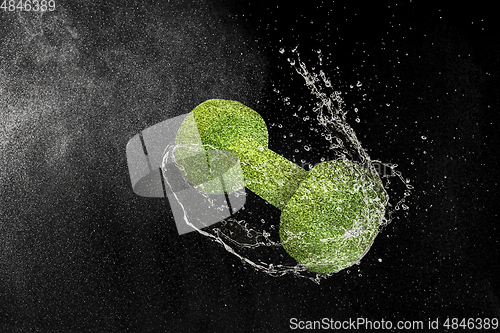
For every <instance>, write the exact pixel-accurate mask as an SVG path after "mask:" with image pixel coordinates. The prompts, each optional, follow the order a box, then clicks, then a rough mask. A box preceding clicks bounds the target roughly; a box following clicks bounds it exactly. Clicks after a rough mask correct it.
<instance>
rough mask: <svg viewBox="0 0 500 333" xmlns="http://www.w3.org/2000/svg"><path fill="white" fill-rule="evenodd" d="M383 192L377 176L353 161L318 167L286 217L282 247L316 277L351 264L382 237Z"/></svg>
mask: <svg viewBox="0 0 500 333" xmlns="http://www.w3.org/2000/svg"><path fill="white" fill-rule="evenodd" d="M384 193H385V192H384V189H383V187H382V183H381V182H380V179H379V178H378V176H375V175H373V174H371V173H370V172H368V171H366V170H365V169H363V168H362V167H361V166H359V165H357V164H355V163H353V162H350V161H343V160H336V161H328V162H323V163H321V164H318V165H316V167H315V168H314V169H313V170H311V171H309V176H308V177H307V179H305V180H304V181H303V182H302V183H301V184H300V186H299V188H298V189H297V191H296V193H295V195H294V196H293V197H292V198H291V199H290V201H289V202H288V204H287V206H286V207H285V209H284V210H283V212H282V214H281V221H280V238H281V241H282V244H283V247H284V248H285V249H286V251H287V252H288V253H289V254H290V255H291V256H292V257H293V258H295V259H296V260H297V261H298V262H300V263H302V264H303V265H304V266H306V267H307V268H308V269H309V270H311V271H313V272H316V273H330V272H337V271H340V270H342V269H344V268H346V267H349V266H351V265H352V264H353V263H355V262H356V261H357V260H358V259H359V258H360V257H362V256H363V255H364V253H365V252H366V251H367V250H368V249H369V247H370V246H371V244H372V242H373V240H374V238H375V236H376V235H377V233H378V229H379V225H380V223H381V221H382V218H383V216H384V212H385V196H384Z"/></svg>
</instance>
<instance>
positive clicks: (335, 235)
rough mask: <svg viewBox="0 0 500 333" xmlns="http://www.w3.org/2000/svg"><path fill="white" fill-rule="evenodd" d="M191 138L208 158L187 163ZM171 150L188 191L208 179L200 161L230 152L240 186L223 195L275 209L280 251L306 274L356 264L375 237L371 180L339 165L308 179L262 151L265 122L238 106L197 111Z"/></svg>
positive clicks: (376, 186) (377, 193)
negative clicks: (242, 192) (242, 195)
mask: <svg viewBox="0 0 500 333" xmlns="http://www.w3.org/2000/svg"><path fill="white" fill-rule="evenodd" d="M198 135H199V137H198V138H199V139H198V142H199V141H200V139H201V145H199V144H198V146H197V147H198V148H197V149H200V147H201V149H202V150H205V151H206V152H207V155H205V154H202V155H199V154H198V155H196V156H202V157H201V158H194V159H193V158H191V157H192V156H193V154H192V153H189V151H191V152H192V150H193V148H192V147H194V146H196V144H193V142H196V140H195V139H193V138H195V137H197V136H198ZM176 145H178V146H179V147H181V148H180V149H178V150H177V151H176V153H175V156H176V160H177V161H178V164H179V165H180V166H181V168H182V169H183V172H184V175H185V176H186V178H187V179H188V180H189V181H190V182H192V183H193V184H195V185H198V184H202V183H203V182H207V181H208V180H210V179H212V178H213V176H214V175H210V174H207V173H206V172H200V171H199V170H201V169H204V170H207V168H206V166H205V167H204V168H200V166H201V165H203V164H204V163H208V164H210V160H208V157H206V156H213V153H214V151H230V152H234V153H236V154H237V158H238V159H239V161H240V163H241V170H242V173H243V179H244V184H239V183H238V180H237V177H236V178H235V179H236V180H235V181H234V184H233V185H235V186H226V189H227V188H236V187H238V185H241V186H243V185H244V186H246V187H247V188H248V189H250V190H251V191H252V192H254V193H256V194H257V195H259V196H260V197H261V198H263V199H264V200H266V201H268V202H269V203H271V204H272V205H274V206H275V207H277V208H279V209H280V210H281V217H280V230H279V234H280V239H281V242H282V244H283V247H284V248H285V250H286V251H287V252H288V254H290V256H292V257H293V258H294V259H295V260H297V261H298V262H300V263H301V264H303V265H304V266H305V267H306V268H308V269H309V270H311V271H313V272H316V273H330V272H337V271H340V270H342V269H344V268H347V267H349V266H351V265H352V264H354V263H356V262H358V261H359V259H360V258H361V257H363V255H364V254H365V253H366V252H367V251H368V250H369V248H370V246H371V244H372V243H373V241H374V238H375V236H376V235H377V234H378V231H379V226H380V224H381V222H382V218H383V216H384V213H385V203H386V193H385V191H384V188H383V186H382V182H381V181H380V178H379V177H378V176H377V175H376V174H374V173H373V172H370V171H368V170H366V169H365V168H363V167H361V166H360V165H358V164H356V163H354V162H350V161H346V160H334V161H327V162H323V163H320V164H318V165H316V166H315V167H314V168H313V169H312V170H311V171H309V172H307V171H306V170H304V169H302V168H301V167H300V166H298V165H296V164H294V163H293V162H291V161H288V160H287V159H285V158H284V157H282V156H280V155H278V154H276V153H275V152H273V151H271V150H270V149H268V133H267V127H266V124H265V122H264V120H263V119H262V117H261V116H260V115H259V114H258V113H257V112H255V111H254V110H252V109H250V108H248V107H246V106H245V105H243V104H241V103H239V102H236V101H229V100H219V99H214V100H208V101H206V102H204V103H202V104H200V105H198V106H197V107H196V108H195V109H194V110H193V111H192V113H191V117H187V118H186V120H185V121H184V123H183V124H182V125H181V127H180V129H179V131H178V133H177V137H176ZM183 148H184V149H183ZM230 167H231V163H230V165H228V166H226V168H225V169H224V170H227V169H228V168H230ZM207 191H208V192H210V191H211V189H209V188H208V189H207ZM224 191H227V190H224ZM208 192H207V193H208ZM211 193H214V192H213V191H212V192H211Z"/></svg>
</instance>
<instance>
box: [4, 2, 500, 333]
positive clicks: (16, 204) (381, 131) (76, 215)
mask: <svg viewBox="0 0 500 333" xmlns="http://www.w3.org/2000/svg"><path fill="white" fill-rule="evenodd" d="M56 5H57V7H58V8H57V10H56V11H55V12H54V13H47V14H44V16H42V18H41V19H40V18H39V17H38V18H37V16H36V15H31V16H30V15H29V14H30V13H22V14H20V13H9V12H3V11H2V12H1V13H0V14H1V21H0V22H1V26H0V32H1V35H0V36H1V40H0V45H1V46H0V75H1V76H0V88H1V100H0V102H1V104H0V112H1V113H0V130H1V132H0V138H1V141H0V144H1V146H0V158H1V161H0V185H1V192H0V330H1V331H2V332H127V331H130V332H198V331H200V332H201V331H203V332H270V331H276V332H285V331H288V330H289V328H290V326H289V324H290V319H291V318H298V319H300V320H320V319H321V318H324V317H326V318H333V319H338V320H345V319H349V318H352V319H355V318H358V317H364V318H368V319H371V320H381V319H385V320H393V321H397V320H425V321H427V320H429V318H430V319H435V318H440V319H441V321H442V322H443V321H444V320H445V319H446V318H447V317H457V318H486V317H490V318H492V317H500V301H499V297H500V295H499V293H498V291H499V283H498V276H497V275H498V274H497V273H498V266H499V265H498V245H499V244H498V238H497V237H496V234H497V233H498V226H497V223H498V214H497V211H496V210H495V208H496V206H497V204H498V200H497V197H496V188H497V178H496V170H497V168H498V159H497V154H498V153H497V151H498V131H497V128H498V122H497V117H496V114H497V112H498V107H499V97H498V96H499V95H498V93H497V91H498V86H499V83H500V82H499V80H500V68H499V66H500V50H499V45H500V44H499V42H500V40H499V39H500V37H499V35H498V31H499V24H498V20H497V19H496V17H495V15H494V13H495V10H496V9H495V7H493V5H489V6H486V5H483V4H480V3H477V2H476V3H474V4H473V5H470V6H465V5H463V6H461V5H455V6H453V7H452V6H451V5H444V4H443V5H440V6H441V7H439V6H437V5H432V6H427V5H424V4H417V3H414V2H411V1H406V2H401V3H399V4H396V2H383V3H380V4H378V3H377V4H375V2H372V4H370V5H366V4H361V3H359V4H352V2H346V3H345V4H344V3H337V2H335V3H334V4H329V2H323V3H320V2H317V3H316V2H310V3H298V2H297V3H282V2H281V3H278V2H275V1H252V2H250V3H247V2H240V1H234V2H230V1H225V2H219V1H214V2H210V1H193V2H190V1H168V2H165V3H162V4H160V3H148V4H144V3H142V2H127V3H124V2H118V1H117V2H113V1H106V2H104V1H103V2H98V1H95V2H92V1H74V2H73V1H72V2H71V3H66V2H63V1H57V2H56ZM40 27H42V28H43V34H39V35H38V36H34V37H30V33H31V35H34V32H36V31H40ZM28 32H29V33H28ZM296 46H298V48H297V50H298V52H299V53H300V55H301V59H302V60H303V61H304V62H305V63H307V64H308V67H309V68H311V67H314V66H316V67H317V66H318V65H317V63H318V57H317V53H316V52H315V51H317V50H321V52H322V54H323V66H322V69H323V70H324V71H325V73H327V75H328V76H329V77H330V78H331V79H332V82H333V85H334V89H336V90H339V91H343V92H344V93H345V94H344V99H345V102H346V108H347V109H349V110H350V111H349V114H348V120H349V123H350V124H351V125H352V126H353V128H354V129H355V131H356V133H357V135H358V138H359V139H360V140H361V142H362V143H363V147H364V148H366V149H367V150H368V152H369V154H370V156H371V157H372V158H373V159H378V160H381V161H383V162H390V163H395V164H398V168H397V169H398V170H400V171H401V172H402V174H403V176H404V177H405V178H409V179H410V180H411V184H413V186H414V187H415V189H414V191H413V193H412V195H411V196H410V197H409V198H408V199H407V202H406V204H407V205H408V206H409V209H408V211H404V212H403V211H401V212H395V214H394V219H393V221H392V222H391V223H390V224H389V225H388V226H387V227H386V228H384V230H383V232H382V233H381V234H380V235H379V237H378V238H377V240H376V242H375V243H374V245H373V247H372V249H371V250H370V252H369V253H368V254H367V256H366V257H365V258H364V259H363V261H362V262H361V264H360V265H359V266H354V267H352V268H350V269H348V270H344V271H341V272H339V273H338V274H336V275H334V276H332V277H330V278H329V279H327V280H323V281H322V282H321V284H319V285H317V284H315V283H313V282H311V281H309V280H307V279H300V278H296V277H292V276H285V277H281V278H274V277H270V276H267V275H265V274H264V273H262V272H259V271H256V270H254V269H253V268H251V267H248V266H246V265H245V264H243V263H241V262H240V261H239V260H238V259H237V258H236V257H234V256H232V255H231V254H229V253H228V252H226V251H225V250H224V249H223V248H222V247H221V246H220V245H218V244H216V243H213V242H211V241H210V240H209V239H207V238H204V237H202V236H201V235H198V234H196V233H190V234H187V235H183V236H179V235H177V232H176V229H175V225H174V222H173V219H172V217H171V213H170V210H169V205H168V203H167V202H166V201H165V200H160V199H148V198H141V197H137V196H135V194H134V193H133V192H132V190H131V188H130V184H129V178H128V170H127V165H126V156H125V145H126V143H127V141H128V139H129V138H130V137H132V136H133V135H134V134H136V133H138V132H139V131H140V130H142V129H144V128H146V127H148V126H151V125H153V124H155V123H157V122H159V121H162V120H164V119H167V118H169V117H173V116H176V115H180V114H184V113H186V112H189V111H190V110H191V109H193V108H194V107H195V106H196V105H197V104H199V103H201V102H202V101H204V100H206V99H209V98H226V99H234V100H238V101H241V102H243V103H245V104H247V105H248V106H250V107H252V108H254V109H255V110H257V111H258V112H259V113H261V114H262V115H263V117H264V119H265V120H266V122H267V123H268V124H272V123H280V124H282V125H283V126H282V128H279V127H277V126H270V131H269V132H270V147H271V148H272V149H273V150H275V151H277V152H279V153H280V154H281V155H283V156H285V157H287V158H289V159H291V160H294V161H296V162H298V161H299V160H300V159H305V160H307V161H308V162H309V163H317V162H319V159H320V158H321V157H328V156H329V154H330V153H329V152H328V144H327V142H326V141H325V140H324V139H321V138H320V137H319V136H318V135H316V134H314V133H312V132H310V130H309V128H310V124H309V123H307V122H303V121H302V120H299V119H300V118H295V117H293V116H292V114H293V113H294V112H297V106H298V105H308V103H309V104H310V103H311V96H310V95H309V93H308V91H307V89H306V88H305V86H304V83H303V80H302V78H301V77H300V76H299V75H298V74H297V73H295V71H294V70H293V69H292V68H291V67H290V65H289V63H288V61H287V58H288V57H291V58H293V57H294V55H293V53H292V52H291V50H292V49H293V48H295V47H296ZM281 48H283V49H284V50H285V52H284V53H283V54H282V53H280V52H279V50H280V49H281ZM315 64H316V65H315ZM337 66H338V67H339V70H337V69H336V67H337ZM315 71H316V72H317V70H315ZM357 81H360V82H361V83H362V88H361V90H352V89H350V88H349V86H350V85H353V84H354V85H355V84H356V83H357ZM277 91H279V92H277ZM363 94H366V96H365V97H363V96H362V95H363ZM286 96H289V97H291V100H292V103H291V104H290V105H286V104H285V103H284V102H283V98H284V97H286ZM354 107H357V108H358V109H359V112H358V114H355V113H354V111H353V109H354ZM356 116H359V117H360V119H361V121H360V122H359V123H357V122H355V121H354V118H355V117H356ZM290 132H292V133H295V137H300V138H302V139H303V140H304V141H305V142H309V143H310V144H311V145H312V147H313V150H312V151H310V152H305V151H304V150H302V149H300V147H301V144H299V143H297V142H296V141H293V140H290V139H288V140H287V139H284V138H283V135H286V134H288V133H290ZM422 137H426V139H423V138H422ZM296 148H299V149H300V152H299V153H295V149H296ZM394 186H396V185H394ZM246 206H247V207H248V208H249V209H248V210H249V211H252V214H253V215H251V216H245V218H246V219H247V221H249V222H252V220H256V221H258V220H260V218H262V217H265V218H266V219H268V220H270V221H271V222H274V223H276V224H277V223H279V212H278V211H277V210H274V209H273V208H272V207H271V206H270V205H266V204H265V203H263V202H262V201H261V200H260V199H259V198H258V197H256V196H254V195H253V194H251V193H249V196H248V200H247V203H246ZM248 210H247V211H248ZM379 259H381V261H380V260H379ZM455 331H459V330H455Z"/></svg>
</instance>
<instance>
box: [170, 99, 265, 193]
mask: <svg viewBox="0 0 500 333" xmlns="http://www.w3.org/2000/svg"><path fill="white" fill-rule="evenodd" d="M239 138H248V139H249V140H251V141H252V142H256V143H258V144H259V145H261V146H263V147H265V148H267V145H268V140H269V137H268V133H267V127H266V123H265V122H264V120H263V119H262V117H261V116H260V115H259V114H258V113H257V112H255V111H254V110H252V109H250V108H249V107H247V106H245V105H243V104H241V103H239V102H236V101H229V100H220V99H211V100H208V101H205V102H203V103H201V104H200V105H198V106H197V107H196V108H195V109H194V110H193V111H192V112H191V113H190V114H189V115H188V116H187V117H186V119H185V120H184V121H183V123H182V125H181V126H180V128H179V130H178V132H177V136H176V140H175V143H176V150H175V158H176V161H177V163H178V165H179V167H180V168H181V171H182V172H183V174H184V176H185V177H186V179H187V180H188V181H189V182H191V184H193V185H200V186H201V188H202V189H203V191H204V192H206V193H207V194H221V193H224V192H226V193H232V192H234V191H236V190H237V189H240V188H242V187H243V186H244V185H245V184H242V180H241V178H240V177H239V175H238V174H237V172H236V171H235V170H234V169H231V168H232V167H233V166H234V165H235V164H237V163H238V162H239V161H238V156H237V155H235V154H234V152H233V149H232V148H233V144H234V143H235V142H237V140H238V139H239ZM222 174H225V179H226V180H228V183H227V184H225V188H223V189H221V188H220V187H219V186H218V185H217V182H214V181H213V180H214V179H215V180H216V178H217V177H218V176H220V175H222Z"/></svg>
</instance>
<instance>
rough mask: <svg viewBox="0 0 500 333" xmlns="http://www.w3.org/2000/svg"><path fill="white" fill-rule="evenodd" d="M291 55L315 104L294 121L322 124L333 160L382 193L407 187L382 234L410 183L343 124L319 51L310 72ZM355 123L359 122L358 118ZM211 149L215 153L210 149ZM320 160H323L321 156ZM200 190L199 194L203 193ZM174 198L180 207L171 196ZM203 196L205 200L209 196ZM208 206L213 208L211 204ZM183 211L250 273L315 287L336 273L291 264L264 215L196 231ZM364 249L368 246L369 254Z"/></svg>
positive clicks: (167, 156)
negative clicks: (375, 177)
mask: <svg viewBox="0 0 500 333" xmlns="http://www.w3.org/2000/svg"><path fill="white" fill-rule="evenodd" d="M279 52H280V53H281V54H284V53H285V49H280V50H279ZM291 53H292V56H291V57H289V58H288V62H289V64H290V66H291V68H292V69H293V70H294V71H295V72H296V73H297V74H299V75H300V76H301V77H302V78H303V79H304V82H305V86H306V87H307V88H308V90H309V92H310V93H311V95H312V97H313V98H314V101H315V105H314V106H313V107H312V108H305V107H302V106H298V107H297V109H295V110H293V117H292V119H294V118H295V119H297V121H298V122H302V121H314V120H315V121H316V122H317V125H319V126H320V130H321V135H322V136H323V137H325V138H326V140H327V141H328V142H329V145H328V148H329V150H330V151H331V152H332V153H333V155H334V156H335V158H338V159H349V160H351V161H355V162H357V163H358V164H360V165H361V166H363V167H364V168H366V169H367V170H370V171H371V172H373V173H378V174H379V175H380V177H381V179H382V180H383V181H384V187H385V189H386V190H387V189H389V188H391V187H393V186H394V185H395V184H396V183H400V184H403V186H404V188H405V190H404V195H403V197H401V198H398V197H397V196H393V197H391V198H389V196H387V197H386V203H385V204H386V215H385V216H384V218H383V219H382V221H381V223H380V230H381V229H382V228H383V227H384V226H386V225H387V224H388V223H390V222H391V220H392V219H393V214H394V213H395V212H396V211H399V210H400V209H401V208H402V209H403V210H405V211H406V210H408V209H409V207H408V206H407V205H406V204H405V202H406V198H407V197H408V196H409V195H410V194H411V190H412V189H413V186H412V185H410V184H409V183H410V180H409V179H405V178H404V177H403V175H402V173H401V172H400V171H399V170H397V169H396V168H397V164H392V163H384V162H381V161H379V160H372V159H371V158H370V156H369V155H368V153H367V152H366V150H365V149H363V147H362V145H361V143H360V141H359V139H358V138H357V136H356V133H355V131H354V130H353V128H352V127H351V126H350V125H349V123H348V121H347V114H348V109H347V107H346V104H345V102H344V100H343V98H342V92H341V91H338V90H334V89H333V84H332V82H331V80H330V79H329V78H328V76H327V74H326V73H325V72H324V71H323V69H321V66H322V65H323V59H322V54H321V51H317V54H318V60H319V67H320V69H319V72H314V71H311V70H309V69H308V68H307V65H306V64H305V62H303V61H302V60H301V59H300V54H299V53H298V52H297V48H295V49H293V50H291ZM361 86H362V83H361V82H360V81H357V82H356V83H355V84H353V85H352V87H351V88H354V87H356V88H360V87H361ZM274 91H275V93H278V94H281V92H280V91H279V90H278V89H277V88H275V89H274ZM282 101H283V103H284V104H285V105H286V106H288V107H290V106H292V107H293V103H292V102H291V98H290V97H288V96H282ZM310 111H312V114H313V115H315V117H312V118H311V117H310V114H311V113H310ZM354 111H355V112H356V115H358V111H359V110H358V108H355V109H354ZM357 119H359V116H357ZM356 122H358V121H357V120H356ZM270 125H271V126H270V127H272V126H277V127H278V128H282V127H283V126H282V124H270ZM293 136H297V137H299V138H298V139H296V142H297V143H300V146H301V147H302V149H304V150H306V151H309V150H310V146H309V145H307V144H304V143H301V142H302V139H300V135H295V134H293V133H290V134H289V137H293ZM177 148H179V147H177V146H169V147H167V148H166V149H165V152H164V155H163V156H164V157H163V164H162V167H165V166H166V165H168V164H170V163H176V161H175V155H174V152H175V150H176V149H177ZM211 148H212V149H215V148H213V147H211ZM321 160H322V161H324V158H322V159H321ZM303 162H305V161H303ZM393 178H394V179H395V182H394V183H392V182H391V179H393ZM166 185H167V186H169V187H170V184H169V183H168V179H166ZM170 188H171V187H170ZM171 189H172V188H171ZM198 190H199V191H200V193H201V194H202V191H201V189H198ZM174 196H175V198H176V199H177V201H178V202H179V203H180V204H181V202H180V200H179V199H178V198H177V196H176V194H175V192H174ZM206 198H207V200H208V197H206ZM207 203H208V204H211V203H210V202H207ZM181 206H182V204H181ZM247 209H248V208H247ZM250 209H251V208H250ZM183 211H184V221H185V223H186V224H188V225H189V226H191V227H193V228H194V229H196V230H197V232H198V233H200V234H201V235H203V236H205V237H208V238H209V239H211V240H213V241H215V242H217V243H219V244H221V245H222V246H223V247H224V248H225V249H226V250H227V251H228V252H229V253H231V254H233V255H234V256H236V257H237V258H238V259H240V260H241V262H242V263H244V264H248V265H250V266H251V267H253V268H254V269H256V270H259V271H261V272H264V273H266V274H268V275H271V276H274V277H280V276H285V275H289V274H293V275H294V276H297V277H301V278H307V279H310V280H311V281H313V282H315V283H317V284H319V283H320V282H321V280H322V279H325V278H328V277H329V276H331V275H334V274H336V273H329V274H317V273H313V272H311V271H309V270H308V269H306V268H305V267H304V266H303V265H302V264H300V263H297V262H295V261H294V260H293V259H292V258H290V256H289V255H288V254H287V253H286V251H285V250H284V248H283V246H282V244H281V242H280V240H279V234H278V230H277V229H278V228H277V225H276V223H275V222H274V224H273V223H270V222H269V221H266V220H265V219H264V217H263V216H260V215H259V214H256V215H257V216H258V217H257V218H256V219H255V220H253V219H252V220H248V221H245V220H238V219H235V218H233V217H231V218H227V219H225V220H223V221H221V222H220V223H217V224H215V225H213V226H210V227H208V228H204V229H198V228H196V227H195V226H194V225H193V224H192V223H191V221H190V217H189V216H188V214H187V213H186V210H184V208H183ZM362 235H363V232H362V226H361V225H357V226H354V227H353V228H351V229H349V230H346V233H345V235H344V236H345V239H346V240H347V239H351V238H360V237H362ZM368 250H369V248H368V249H367V251H368ZM367 251H366V252H367ZM366 252H365V253H366ZM359 262H360V260H357V261H356V262H354V264H359Z"/></svg>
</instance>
